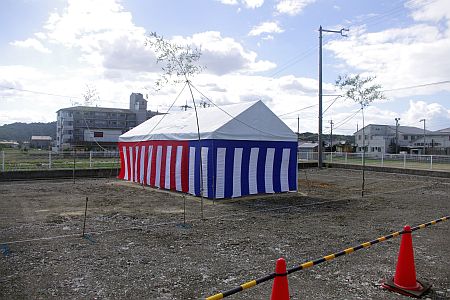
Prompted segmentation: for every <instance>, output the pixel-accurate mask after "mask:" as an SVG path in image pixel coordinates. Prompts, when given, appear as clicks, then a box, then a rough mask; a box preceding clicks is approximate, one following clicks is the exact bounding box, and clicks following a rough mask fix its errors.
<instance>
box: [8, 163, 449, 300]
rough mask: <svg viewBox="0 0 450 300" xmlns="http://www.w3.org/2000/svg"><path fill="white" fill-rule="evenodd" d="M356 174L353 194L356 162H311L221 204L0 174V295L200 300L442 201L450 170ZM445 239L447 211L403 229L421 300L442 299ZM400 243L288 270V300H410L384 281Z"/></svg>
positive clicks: (126, 185) (427, 211)
mask: <svg viewBox="0 0 450 300" xmlns="http://www.w3.org/2000/svg"><path fill="white" fill-rule="evenodd" d="M365 177H366V193H365V195H364V197H363V198H362V197H361V171H355V170H345V169H322V170H319V169H308V170H300V171H299V192H298V193H297V192H296V193H285V194H277V195H258V196H251V197H245V198H238V199H228V200H217V201H212V200H209V199H204V200H203V201H202V200H201V198H199V197H192V196H184V195H183V194H180V193H173V192H167V191H161V190H157V189H153V188H150V187H142V186H140V185H138V184H135V183H130V182H124V181H120V180H118V179H114V178H111V179H76V180H75V183H73V182H72V180H45V181H17V182H2V183H0V250H1V252H0V299H126V298H128V299H201V298H205V297H207V296H211V295H213V294H216V293H218V292H222V291H226V290H229V289H232V288H234V287H236V286H239V285H240V284H243V283H245V282H248V281H250V280H253V279H256V278H260V277H263V276H265V275H267V274H270V273H272V272H273V271H274V268H275V261H276V260H277V259H278V258H280V257H284V258H285V259H286V262H287V266H288V268H291V267H294V266H297V265H299V264H301V263H303V262H306V261H309V260H314V259H317V258H320V257H322V256H324V255H327V254H330V253H334V252H338V251H341V250H343V249H345V248H348V247H352V246H357V245H359V244H360V243H363V242H366V241H369V240H373V239H376V238H378V237H380V236H383V235H387V234H389V233H392V232H395V231H399V230H402V228H403V226H404V225H406V224H409V225H411V226H415V225H419V224H421V223H426V222H428V221H431V220H434V219H437V218H440V217H443V216H446V215H448V214H449V212H450V197H449V195H450V179H449V178H433V177H424V176H411V175H400V174H387V173H376V172H366V176H365ZM86 197H88V204H87V207H88V209H87V217H86V226H85V228H86V230H85V231H86V235H85V237H84V238H82V237H81V234H82V230H83V219H84V212H85V204H86ZM202 202H203V205H202ZM202 207H203V209H202ZM184 211H185V214H184ZM449 237H450V222H441V223H438V224H436V225H432V226H430V227H426V228H424V229H420V230H418V231H415V232H414V233H413V244H414V254H415V264H416V271H417V277H418V278H419V279H421V280H424V281H428V282H430V283H431V284H432V285H433V286H432V289H431V291H430V292H429V293H428V294H427V295H425V297H424V298H425V299H450V256H449V253H450V252H449V249H450V239H449ZM399 244H400V237H398V238H394V239H391V240H388V241H385V242H382V243H379V244H376V245H373V246H372V247H369V248H367V249H363V250H360V251H357V252H354V253H352V254H349V255H344V256H341V257H338V258H336V259H334V260H332V261H329V262H325V263H322V264H320V265H318V266H313V267H311V268H309V269H306V270H301V271H298V272H295V273H292V274H290V275H289V276H288V280H289V290H290V294H291V299H408V298H406V297H405V296H401V295H397V294H394V293H391V292H388V291H386V290H384V289H382V288H381V286H380V282H381V281H382V280H383V279H386V278H390V277H392V276H393V275H394V273H395V267H396V261H397V255H398V250H399ZM271 288H272V281H269V282H266V283H263V284H260V285H257V286H255V287H253V288H250V289H248V290H245V291H242V292H240V293H237V294H235V295H232V296H230V297H229V299H269V298H270V293H271ZM227 299H228V298H227Z"/></svg>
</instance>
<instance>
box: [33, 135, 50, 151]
mask: <svg viewBox="0 0 450 300" xmlns="http://www.w3.org/2000/svg"><path fill="white" fill-rule="evenodd" d="M52 142H53V139H52V137H51V136H48V135H44V136H42V135H33V136H31V140H30V147H31V148H38V149H46V150H49V149H51V147H52Z"/></svg>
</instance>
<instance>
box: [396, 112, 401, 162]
mask: <svg viewBox="0 0 450 300" xmlns="http://www.w3.org/2000/svg"><path fill="white" fill-rule="evenodd" d="M398 121H400V118H395V153H396V154H398V126H399V124H398Z"/></svg>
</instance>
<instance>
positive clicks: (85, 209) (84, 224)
mask: <svg viewBox="0 0 450 300" xmlns="http://www.w3.org/2000/svg"><path fill="white" fill-rule="evenodd" d="M87 204H88V197H86V206H85V208H84V222H83V233H82V234H81V236H82V237H84V229H85V228H86V214H87Z"/></svg>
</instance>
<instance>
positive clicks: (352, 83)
mask: <svg viewBox="0 0 450 300" xmlns="http://www.w3.org/2000/svg"><path fill="white" fill-rule="evenodd" d="M375 78H376V77H370V76H369V77H365V78H364V77H361V76H360V75H359V74H358V75H354V76H349V75H345V76H339V77H338V79H337V80H336V86H337V87H339V88H340V89H341V90H343V91H344V97H345V98H347V99H350V100H353V101H354V102H356V103H358V104H359V105H360V106H361V109H360V110H361V114H362V121H363V124H362V149H363V152H362V186H361V197H364V183H365V177H364V174H365V166H366V159H365V154H366V145H365V134H364V127H365V125H364V108H366V107H367V106H369V105H370V103H372V102H373V101H375V100H383V99H386V97H385V96H384V94H383V92H382V91H381V85H379V84H373V83H372V81H373V80H374V79H375Z"/></svg>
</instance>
